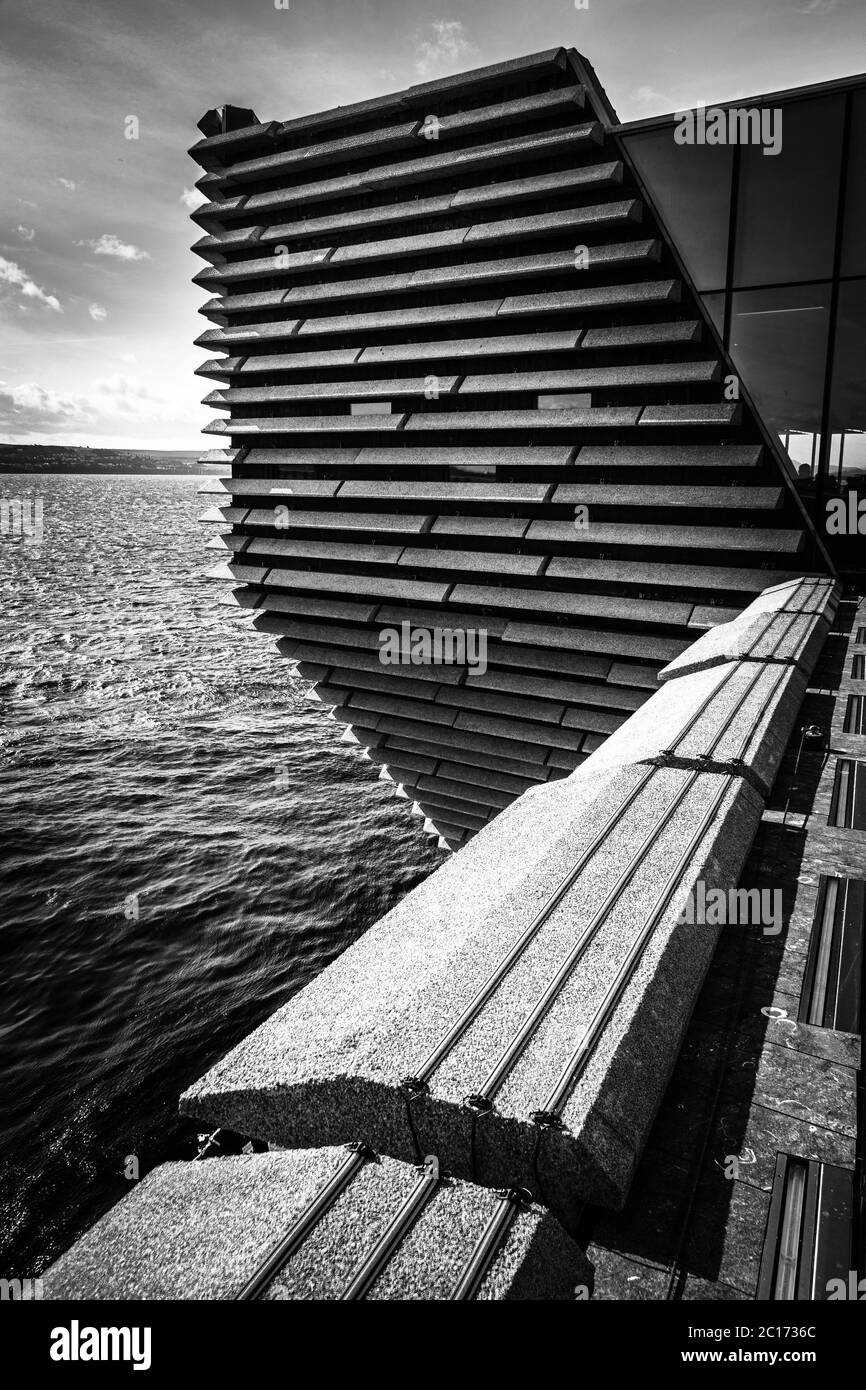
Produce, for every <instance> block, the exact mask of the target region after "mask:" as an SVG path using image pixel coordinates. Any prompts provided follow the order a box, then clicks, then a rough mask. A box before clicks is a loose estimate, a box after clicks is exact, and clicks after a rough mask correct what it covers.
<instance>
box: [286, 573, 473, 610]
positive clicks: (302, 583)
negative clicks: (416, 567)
mask: <svg viewBox="0 0 866 1390" xmlns="http://www.w3.org/2000/svg"><path fill="white" fill-rule="evenodd" d="M267 582H268V585H269V586H270V587H272V588H282V589H313V590H316V589H318V590H323V591H324V592H325V593H329V594H334V595H338V594H369V595H370V596H371V597H375V598H414V599H417V600H418V601H419V602H422V603H442V602H444V600H445V598H446V597H447V595H448V592H449V589H450V588H451V586H450V584H436V583H432V582H430V583H422V581H421V580H418V579H406V578H405V577H404V576H403V575H400V576H399V577H395V578H394V579H383V578H380V577H378V576H376V575H366V574H337V573H328V572H325V571H319V570H301V569H280V568H273V567H272V568H270V569H268V571H267Z"/></svg>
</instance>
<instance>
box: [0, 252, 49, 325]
mask: <svg viewBox="0 0 866 1390" xmlns="http://www.w3.org/2000/svg"><path fill="white" fill-rule="evenodd" d="M0 285H11V286H12V288H13V289H16V290H18V292H19V293H20V294H21V295H22V296H23V298H24V299H35V300H36V301H37V303H39V304H44V305H45V307H46V309H53V310H54V312H55V314H62V313H63V310H62V309H61V307H60V300H59V299H57V297H56V296H55V295H53V294H46V292H45V290H42V289H40V288H39V286H38V285H37V284H36V283H35V282H34V281H33V280H31V279H30V276H29V275H28V274H27V273H26V271H24V270H22V269H21V267H20V265H16V263H15V261H7V260H6V259H5V258H4V257H3V256H0ZM21 307H22V308H23V307H24V306H23V305H22V306H21Z"/></svg>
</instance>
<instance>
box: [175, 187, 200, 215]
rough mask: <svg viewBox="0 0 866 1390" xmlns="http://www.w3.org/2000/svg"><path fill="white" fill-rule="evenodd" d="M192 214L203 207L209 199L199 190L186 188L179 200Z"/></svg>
mask: <svg viewBox="0 0 866 1390" xmlns="http://www.w3.org/2000/svg"><path fill="white" fill-rule="evenodd" d="M178 202H181V203H183V205H184V207H185V208H188V209H189V211H190V212H195V210H196V208H200V207H203V206H204V204H205V203H206V202H207V198H206V197H205V196H204V194H203V193H202V192H200V191H199V189H197V188H185V189H184V190H183V192H182V193H181V195H180V198H179V199H178Z"/></svg>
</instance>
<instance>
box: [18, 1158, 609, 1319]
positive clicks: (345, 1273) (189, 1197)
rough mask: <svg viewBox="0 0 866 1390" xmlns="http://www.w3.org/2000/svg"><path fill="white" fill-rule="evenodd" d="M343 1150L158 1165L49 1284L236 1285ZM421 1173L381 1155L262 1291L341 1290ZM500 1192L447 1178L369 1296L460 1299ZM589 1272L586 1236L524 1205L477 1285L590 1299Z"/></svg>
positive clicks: (112, 1287) (81, 1293) (107, 1292)
mask: <svg viewBox="0 0 866 1390" xmlns="http://www.w3.org/2000/svg"><path fill="white" fill-rule="evenodd" d="M347 1156H348V1155H347V1153H346V1152H345V1151H344V1150H342V1149H337V1148H327V1149H315V1150H305V1151H299V1152H296V1153H285V1152H279V1153H268V1154H250V1155H242V1156H240V1157H237V1158H220V1159H211V1160H208V1161H205V1162H191V1163H171V1164H167V1165H165V1166H164V1167H162V1168H157V1169H155V1170H154V1171H153V1172H152V1173H149V1174H148V1176H147V1177H146V1178H145V1179H144V1180H143V1182H142V1183H141V1184H140V1185H139V1186H137V1187H136V1188H135V1189H134V1191H132V1192H131V1193H130V1194H129V1196H128V1197H127V1198H126V1199H125V1200H124V1201H122V1202H120V1203H119V1204H118V1205H117V1206H116V1207H114V1208H113V1210H112V1211H110V1212H109V1213H108V1214H107V1216H104V1217H103V1218H102V1220H101V1221H100V1222H98V1223H97V1225H96V1226H94V1227H93V1229H92V1230H90V1231H89V1232H88V1233H87V1234H86V1235H85V1236H83V1237H82V1238H81V1240H79V1241H78V1242H77V1244H76V1245H74V1246H73V1247H72V1249H71V1250H69V1251H68V1252H67V1253H66V1254H65V1255H63V1256H62V1257H61V1258H60V1259H59V1260H58V1261H57V1263H56V1264H54V1265H53V1266H52V1267H51V1268H50V1269H49V1270H48V1271H47V1273H46V1274H45V1276H44V1278H45V1297H46V1298H49V1299H65V1298H73V1299H97V1300H103V1299H121V1300H124V1301H126V1300H131V1299H225V1300H230V1299H234V1298H237V1296H238V1294H239V1292H240V1291H241V1289H242V1288H243V1287H244V1286H245V1284H246V1283H247V1282H248V1280H249V1279H250V1278H251V1277H252V1276H253V1274H254V1273H255V1272H256V1271H257V1269H258V1268H259V1267H260V1265H261V1264H262V1263H263V1261H264V1260H265V1259H266V1257H267V1256H268V1254H269V1253H270V1252H271V1250H273V1248H274V1247H275V1246H276V1245H277V1243H278V1242H279V1241H280V1240H281V1238H282V1237H283V1236H284V1234H285V1233H286V1231H287V1230H288V1229H289V1228H290V1227H291V1226H292V1224H293V1223H294V1222H295V1221H296V1220H297V1219H298V1217H299V1216H300V1215H301V1214H302V1213H303V1212H304V1210H305V1209H306V1208H307V1207H308V1205H309V1204H310V1202H311V1201H312V1200H313V1199H314V1198H315V1197H316V1196H317V1194H318V1193H319V1192H320V1191H321V1190H322V1188H324V1186H325V1185H326V1184H327V1183H328V1182H329V1180H330V1179H331V1178H332V1177H333V1176H334V1174H335V1173H336V1172H337V1171H338V1169H339V1168H340V1166H341V1165H342V1164H343V1163H344V1162H345V1161H346V1159H347ZM418 1176H419V1174H418V1171H417V1170H416V1169H414V1168H410V1167H409V1166H408V1165H406V1164H402V1163H397V1162H395V1161H394V1160H393V1159H389V1158H382V1159H379V1158H377V1157H376V1156H373V1157H372V1158H371V1159H370V1160H369V1161H368V1162H366V1163H365V1164H364V1165H363V1166H361V1167H360V1168H359V1170H358V1171H357V1173H356V1174H355V1175H354V1177H353V1178H352V1180H351V1182H350V1183H349V1184H348V1186H347V1187H346V1188H345V1189H344V1191H343V1192H342V1193H341V1194H340V1196H339V1197H338V1198H337V1201H336V1202H335V1203H334V1205H333V1206H331V1208H330V1209H329V1210H328V1211H327V1212H326V1213H325V1214H324V1215H323V1216H322V1218H321V1220H320V1221H319V1222H318V1224H317V1225H316V1226H314V1227H313V1229H312V1230H311V1231H310V1233H309V1235H308V1236H307V1238H306V1239H305V1240H304V1241H303V1243H302V1244H301V1245H300V1248H299V1249H298V1250H297V1252H296V1253H295V1254H293V1255H292V1256H291V1257H290V1258H289V1260H288V1262H287V1263H285V1264H283V1265H282V1267H281V1268H279V1270H278V1272H277V1273H276V1275H275V1276H274V1278H273V1281H272V1282H271V1283H270V1284H269V1285H268V1287H267V1288H266V1289H265V1291H264V1293H263V1294H262V1297H263V1298H264V1299H267V1300H276V1299H315V1300H318V1299H323V1300H328V1299H338V1298H340V1296H341V1294H342V1293H343V1291H344V1289H345V1288H346V1286H347V1285H348V1283H349V1280H350V1279H351V1277H352V1275H353V1274H354V1272H355V1271H356V1269H357V1268H358V1266H359V1265H360V1263H361V1262H362V1261H363V1260H364V1259H365V1258H366V1257H367V1255H368V1254H369V1252H370V1251H371V1250H372V1249H373V1247H374V1245H375V1243H376V1241H377V1240H378V1239H379V1237H380V1236H381V1235H382V1233H383V1232H384V1230H385V1229H386V1227H387V1225H388V1223H389V1222H390V1220H391V1219H392V1217H393V1216H394V1215H395V1214H396V1212H397V1211H398V1210H399V1209H400V1207H401V1205H402V1204H403V1202H404V1201H405V1200H406V1198H407V1197H408V1196H409V1194H410V1192H411V1191H412V1189H413V1187H414V1186H415V1183H416V1181H417V1179H418ZM497 1204H498V1196H497V1195H496V1194H494V1193H491V1192H489V1191H485V1190H483V1189H480V1188H477V1187H473V1186H470V1185H469V1184H467V1183H462V1182H455V1181H454V1180H453V1179H447V1178H446V1179H445V1180H444V1181H443V1182H441V1183H440V1185H439V1187H438V1188H437V1189H436V1192H435V1194H434V1196H433V1197H432V1199H431V1201H430V1202H429V1204H428V1205H427V1206H426V1207H425V1208H424V1210H423V1212H422V1213H421V1215H420V1217H419V1219H418V1221H417V1223H416V1224H415V1225H414V1226H413V1227H412V1228H411V1229H410V1230H409V1231H408V1233H407V1235H406V1238H405V1240H404V1241H403V1242H402V1243H401V1244H400V1245H399V1246H398V1248H397V1249H396V1251H395V1252H394V1253H393V1255H392V1256H391V1258H390V1259H389V1260H388V1262H387V1264H386V1265H385V1267H384V1269H383V1270H382V1272H381V1274H380V1275H379V1277H378V1278H377V1279H376V1281H375V1283H374V1284H373V1285H372V1287H371V1288H370V1290H369V1292H368V1294H367V1295H366V1296H367V1297H368V1298H370V1299H390V1300H403V1299H424V1300H428V1299H448V1298H450V1297H451V1294H452V1292H453V1289H454V1287H455V1285H456V1283H457V1281H458V1279H459V1277H460V1275H461V1272H462V1271H463V1269H464V1268H465V1266H466V1264H467V1262H468V1260H469V1258H470V1256H471V1254H472V1252H473V1249H474V1247H475V1244H476V1242H477V1240H478V1239H479V1237H480V1236H481V1234H482V1232H483V1231H484V1229H485V1227H486V1225H487V1223H488V1222H489V1220H490V1219H491V1217H492V1216H493V1214H494V1212H495V1210H496V1207H497ZM591 1284H592V1268H591V1266H590V1265H589V1263H588V1261H587V1260H586V1257H585V1256H584V1255H583V1253H582V1251H581V1250H580V1249H579V1248H578V1246H577V1245H575V1243H574V1242H573V1241H572V1240H571V1239H570V1238H569V1237H568V1236H567V1235H566V1234H565V1232H564V1231H563V1230H562V1228H561V1226H560V1225H559V1224H558V1223H557V1222H556V1221H555V1219H554V1218H553V1217H552V1216H551V1215H550V1214H549V1213H548V1212H546V1211H543V1210H542V1209H540V1208H539V1207H537V1206H528V1205H524V1206H522V1207H521V1208H520V1209H519V1210H518V1214H517V1215H516V1217H515V1219H514V1222H513V1224H512V1225H511V1227H510V1229H509V1231H508V1234H507V1236H506V1239H505V1242H504V1244H503V1245H502V1246H501V1248H500V1249H499V1252H498V1254H497V1255H496V1257H495V1259H494V1260H493V1263H492V1265H491V1267H490V1269H489V1270H488V1272H487V1274H486V1276H485V1277H484V1279H483V1281H482V1283H481V1285H480V1287H479V1289H478V1292H477V1295H476V1297H477V1298H479V1299H480V1300H493V1299H554V1300H569V1299H574V1298H575V1296H582V1297H583V1298H587V1297H588V1296H589V1290H590V1288H591ZM580 1286H583V1289H584V1292H583V1293H582V1295H581V1294H580V1293H578V1294H577V1295H576V1292H575V1291H576V1289H579V1288H580Z"/></svg>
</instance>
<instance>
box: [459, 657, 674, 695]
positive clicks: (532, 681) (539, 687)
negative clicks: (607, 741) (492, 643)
mask: <svg viewBox="0 0 866 1390" xmlns="http://www.w3.org/2000/svg"><path fill="white" fill-rule="evenodd" d="M497 650H498V649H497ZM487 658H488V670H487V672H486V673H485V674H484V675H483V676H475V675H473V677H472V680H471V687H472V689H473V690H499V691H502V692H503V693H506V692H510V693H513V694H519V695H530V696H535V697H537V698H539V699H544V700H561V701H564V703H565V704H575V703H577V702H580V703H581V704H589V705H597V706H598V707H600V708H612V709H623V710H634V709H638V708H639V706H640V705H642V704H643V703H644V701H645V699H646V698H647V697H646V695H645V693H644V692H643V691H639V690H627V689H625V687H619V688H616V689H611V687H610V686H608V685H604V684H599V685H591V684H590V683H589V682H588V681H581V680H575V679H573V678H570V679H563V678H560V679H558V680H556V679H551V678H550V677H544V676H536V675H528V674H525V673H522V672H521V673H519V674H518V673H516V672H514V671H500V670H491V669H489V667H490V665H491V664H492V661H493V660H495V653H491V651H490V649H489V648H488V653H487Z"/></svg>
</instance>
